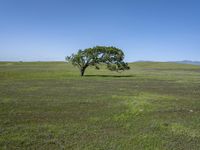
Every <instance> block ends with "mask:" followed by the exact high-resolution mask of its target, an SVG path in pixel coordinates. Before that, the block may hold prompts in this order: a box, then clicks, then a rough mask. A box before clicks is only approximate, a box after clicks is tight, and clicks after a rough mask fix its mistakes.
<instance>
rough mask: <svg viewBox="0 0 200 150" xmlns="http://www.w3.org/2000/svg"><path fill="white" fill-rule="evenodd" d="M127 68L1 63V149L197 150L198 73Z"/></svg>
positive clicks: (153, 66)
mask: <svg viewBox="0 0 200 150" xmlns="http://www.w3.org/2000/svg"><path fill="white" fill-rule="evenodd" d="M130 67H131V70H129V71H125V72H122V73H115V72H110V71H107V70H106V69H105V68H104V66H103V69H101V70H95V69H93V68H89V69H88V70H87V71H86V76H84V77H80V76H79V71H78V70H77V69H76V68H74V67H73V66H71V65H70V64H66V63H64V62H1V63H0V149H9V150H10V149H13V150H14V149H19V150H23V149H44V150H46V149H48V150H50V149H52V150H54V149H75V150H76V149H77V150H79V149H80V150H86V149H89V150H95V149H97V150H108V149H109V150H112V149H113V150H128V149H130V150H199V149H200V66H194V65H184V64H175V63H156V62H138V63H131V64H130Z"/></svg>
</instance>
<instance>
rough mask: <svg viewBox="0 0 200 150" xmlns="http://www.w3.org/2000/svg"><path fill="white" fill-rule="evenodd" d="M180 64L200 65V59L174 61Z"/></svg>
mask: <svg viewBox="0 0 200 150" xmlns="http://www.w3.org/2000/svg"><path fill="white" fill-rule="evenodd" d="M173 62H175V63H179V64H191V65H200V61H190V60H183V61H173Z"/></svg>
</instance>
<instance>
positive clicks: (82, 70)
mask: <svg viewBox="0 0 200 150" xmlns="http://www.w3.org/2000/svg"><path fill="white" fill-rule="evenodd" d="M85 69H86V68H81V69H80V73H81V77H82V76H84V73H85Z"/></svg>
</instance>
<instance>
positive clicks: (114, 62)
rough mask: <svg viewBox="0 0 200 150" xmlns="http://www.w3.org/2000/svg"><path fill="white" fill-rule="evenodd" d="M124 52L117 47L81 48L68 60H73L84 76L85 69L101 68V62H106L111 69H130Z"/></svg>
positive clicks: (67, 59)
mask: <svg viewBox="0 0 200 150" xmlns="http://www.w3.org/2000/svg"><path fill="white" fill-rule="evenodd" d="M123 60H124V53H123V51H122V50H121V49H119V48H116V47H106V46H96V47H93V48H87V49H84V50H79V51H78V52H77V53H76V54H72V55H71V56H67V57H66V61H67V62H71V63H72V65H74V66H76V67H78V68H79V70H80V74H81V76H84V73H85V70H86V68H87V67H89V66H94V67H95V68H96V69H100V68H99V64H102V63H104V64H106V65H107V68H108V69H109V70H111V71H117V72H119V71H124V70H128V69H130V67H129V66H128V63H125V62H124V61H123Z"/></svg>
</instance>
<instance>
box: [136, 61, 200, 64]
mask: <svg viewBox="0 0 200 150" xmlns="http://www.w3.org/2000/svg"><path fill="white" fill-rule="evenodd" d="M135 62H149V63H151V62H159V61H148V60H139V61H135ZM168 62H169V63H178V64H191V65H200V61H190V60H183V61H168Z"/></svg>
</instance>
